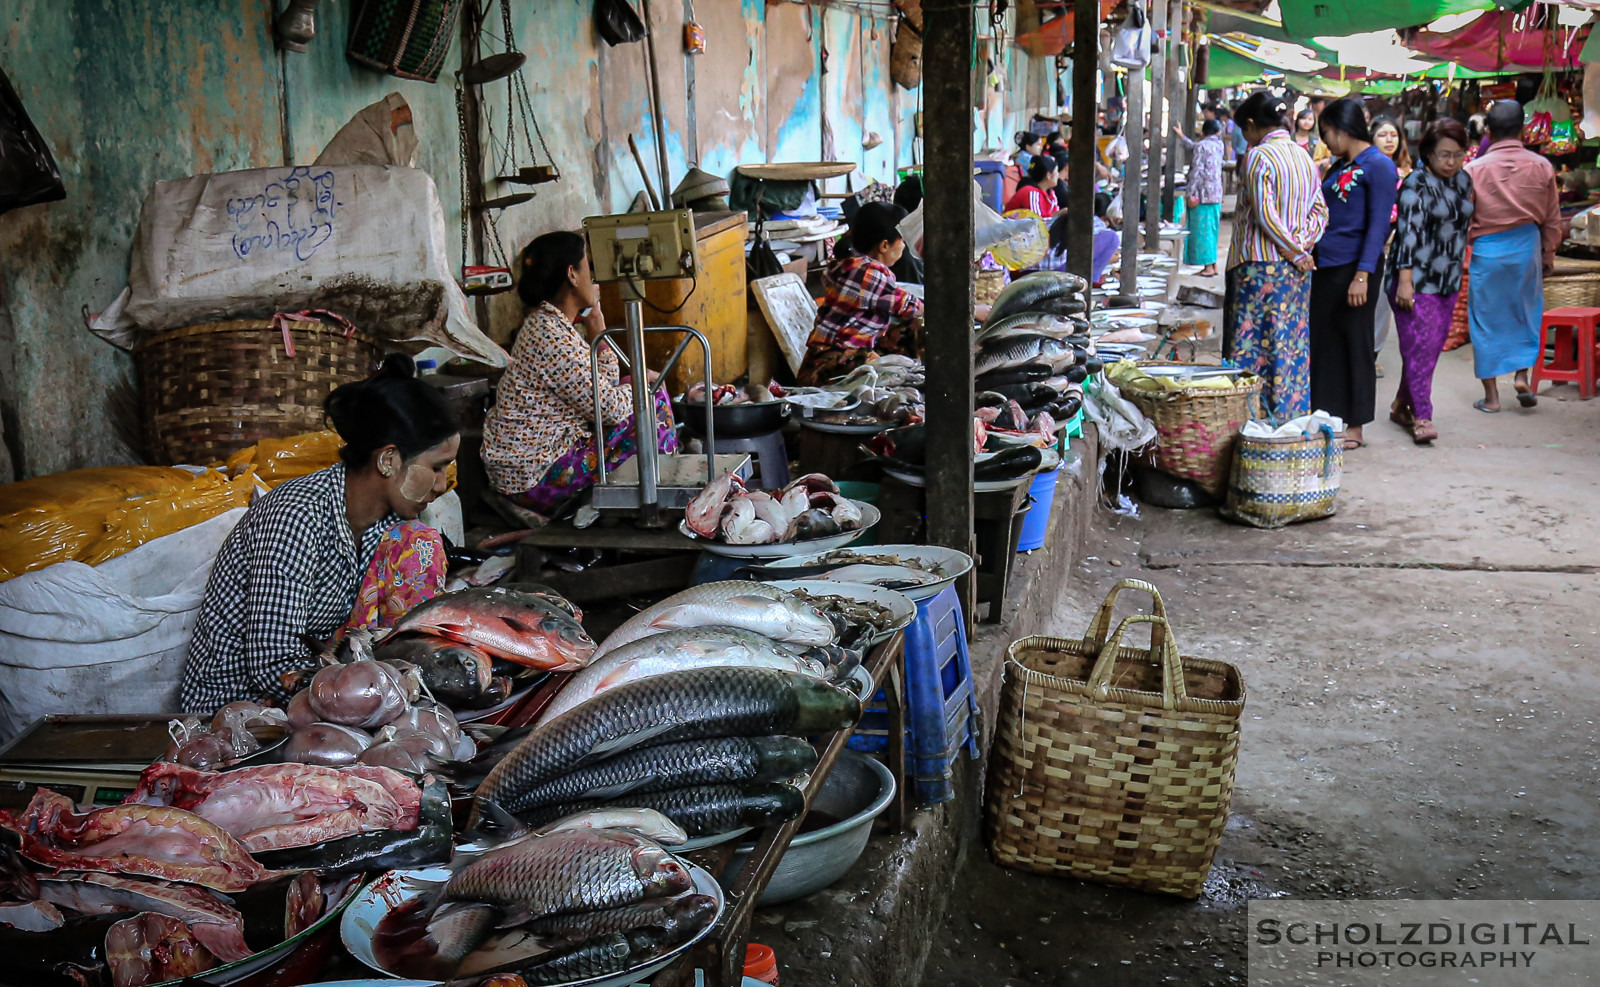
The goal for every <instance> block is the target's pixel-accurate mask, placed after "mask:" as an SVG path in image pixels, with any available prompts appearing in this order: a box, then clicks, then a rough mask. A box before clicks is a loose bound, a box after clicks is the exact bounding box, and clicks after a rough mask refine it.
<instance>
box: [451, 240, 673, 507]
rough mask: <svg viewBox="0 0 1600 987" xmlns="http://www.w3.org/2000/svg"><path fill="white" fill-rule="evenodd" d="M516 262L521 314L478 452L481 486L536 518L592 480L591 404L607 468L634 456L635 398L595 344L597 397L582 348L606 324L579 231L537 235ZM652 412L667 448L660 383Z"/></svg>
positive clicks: (669, 428)
mask: <svg viewBox="0 0 1600 987" xmlns="http://www.w3.org/2000/svg"><path fill="white" fill-rule="evenodd" d="M517 268H518V276H517V294H518V295H520V296H521V298H522V301H523V304H525V305H527V306H528V316H527V318H526V319H524V320H523V323H522V326H521V328H519V329H518V330H517V333H516V338H515V340H514V341H513V343H512V346H511V362H510V363H509V364H508V365H507V367H506V372H505V376H503V377H501V378H500V383H499V385H498V386H497V387H496V388H495V402H494V407H493V408H490V409H489V414H488V417H486V418H485V419H484V423H483V453H482V456H483V467H484V471H485V472H486V473H487V474H488V477H489V484H490V485H491V486H492V487H494V489H495V490H496V491H498V492H499V493H500V494H502V495H503V496H505V497H506V498H507V499H509V500H510V501H511V502H512V504H513V505H515V507H516V508H519V509H520V511H519V513H518V516H519V517H526V518H527V520H528V521H529V522H530V523H539V522H541V521H544V520H547V519H549V518H552V517H555V516H556V515H558V514H559V513H561V511H562V510H563V509H564V508H566V507H568V506H570V505H571V504H572V503H573V502H574V501H575V500H576V499H577V497H578V496H579V495H580V494H582V493H583V492H584V491H585V490H588V489H589V488H590V487H592V486H594V483H595V481H596V479H598V476H599V471H600V466H599V461H598V457H599V445H598V444H597V442H596V436H595V432H594V414H595V404H596V403H597V402H598V404H599V406H600V416H601V422H602V424H603V425H604V426H605V430H606V431H605V435H604V436H603V437H601V441H602V442H603V443H604V447H605V456H606V469H608V470H615V469H617V468H618V467H620V466H621V465H622V464H623V463H625V462H627V461H628V460H629V459H632V458H633V456H634V453H635V451H636V446H635V442H636V438H635V435H634V423H633V394H632V391H631V388H630V387H629V385H628V383H627V382H626V381H624V380H623V379H622V378H620V377H619V371H618V368H617V357H616V354H615V353H613V352H612V351H611V350H610V349H608V348H606V347H601V349H600V391H599V393H598V394H596V393H595V389H594V383H593V379H592V377H591V375H590V363H589V352H590V344H591V343H592V342H593V341H594V340H595V339H597V338H599V336H600V333H602V332H604V331H605V328H606V322H605V316H603V315H602V314H601V313H600V289H599V286H598V285H596V284H595V283H594V278H593V276H592V273H591V271H590V269H589V257H588V255H587V252H586V248H585V245H584V239H583V237H582V236H580V235H579V234H577V233H573V232H570V231H566V230H560V231H557V232H554V233H545V234H543V235H542V236H538V237H535V238H534V239H533V241H532V242H531V243H529V244H528V245H527V246H526V247H524V248H523V250H522V253H521V255H520V256H519V257H518V258H517ZM646 373H647V374H649V376H650V377H651V378H652V379H653V378H654V373H653V372H651V371H646ZM652 382H653V380H652ZM655 411H656V435H655V441H656V447H657V448H658V449H659V450H660V451H662V452H672V451H675V450H676V449H677V437H676V435H675V433H674V430H673V423H672V407H671V405H669V404H668V403H667V396H666V394H665V393H664V392H662V391H661V390H659V389H658V390H657V391H656V393H655ZM530 512H531V516H528V515H529V514H530Z"/></svg>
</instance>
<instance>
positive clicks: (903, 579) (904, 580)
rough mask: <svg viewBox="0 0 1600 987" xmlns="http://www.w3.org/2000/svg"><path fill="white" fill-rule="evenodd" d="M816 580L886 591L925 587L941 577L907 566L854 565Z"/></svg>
mask: <svg viewBox="0 0 1600 987" xmlns="http://www.w3.org/2000/svg"><path fill="white" fill-rule="evenodd" d="M817 578H818V579H828V580H832V581H833V582H836V583H866V584H868V585H869V586H882V587H884V588H886V589H906V588H909V587H913V586H927V585H929V584H931V583H936V582H938V581H939V580H940V579H941V578H942V577H940V576H936V575H934V574H933V573H931V572H925V571H923V570H921V569H913V568H912V567H910V566H907V565H863V564H855V565H843V566H839V567H837V568H834V569H829V570H828V571H826V572H822V573H818V575H817Z"/></svg>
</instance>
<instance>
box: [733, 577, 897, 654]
mask: <svg viewBox="0 0 1600 987" xmlns="http://www.w3.org/2000/svg"><path fill="white" fill-rule="evenodd" d="M763 582H765V583H767V585H769V586H776V587H778V588H779V589H787V590H794V591H796V592H799V593H803V594H805V595H806V596H807V597H811V598H813V602H815V598H816V597H826V596H832V597H840V598H843V599H845V600H850V601H853V602H855V603H859V604H866V605H867V608H868V609H869V610H874V611H877V610H883V611H887V613H886V614H883V615H882V616H881V617H878V618H876V619H874V620H873V622H872V625H871V630H870V631H869V632H868V634H867V635H866V638H865V640H863V641H861V642H860V646H861V647H863V648H869V647H872V646H873V645H875V644H877V643H879V642H880V641H884V640H887V639H888V638H889V636H890V635H892V634H893V633H894V632H895V631H898V630H900V629H901V628H902V627H905V626H907V625H908V624H910V623H911V622H912V621H913V620H915V619H916V617H917V605H916V603H914V602H912V600H911V598H910V597H909V596H907V595H905V594H904V593H899V592H896V591H895V590H892V589H884V588H883V587H882V586H869V585H868V584H866V583H840V582H835V581H833V580H831V579H767V580H763ZM823 609H824V610H829V611H830V612H844V611H835V610H833V608H831V607H827V606H824V607H823ZM857 613H864V611H860V610H857V611H855V612H853V613H852V612H845V616H846V617H847V618H850V617H853V616H855V615H856V614H857Z"/></svg>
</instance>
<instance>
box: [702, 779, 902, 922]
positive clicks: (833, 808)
mask: <svg viewBox="0 0 1600 987" xmlns="http://www.w3.org/2000/svg"><path fill="white" fill-rule="evenodd" d="M893 799H894V775H893V774H891V773H890V771H889V769H888V768H886V767H884V766H883V765H882V764H881V763H879V762H878V761H877V760H876V759H874V758H871V757H868V756H867V755H865V754H858V753H856V752H855V751H849V750H847V751H845V752H844V753H843V754H841V755H840V757H839V761H838V763H836V764H835V765H834V766H833V771H831V772H830V773H829V774H828V780H827V781H825V782H823V783H822V790H821V791H820V792H818V793H817V797H816V800H815V801H814V802H813V803H812V805H811V808H812V811H814V812H823V813H826V814H828V815H830V816H833V817H835V818H837V819H839V820H840V821H839V822H836V823H834V824H833V825H831V826H825V827H823V828H822V829H817V830H812V831H811V832H809V833H801V834H800V835H799V836H796V837H795V838H794V840H793V841H791V842H790V844H789V849H788V850H786V851H785V852H784V854H783V859H782V860H779V861H778V869H777V870H776V871H774V872H773V874H772V880H770V881H768V882H767V888H766V890H765V891H763V892H762V893H761V898H760V899H759V900H758V901H757V902H756V904H758V905H777V904H781V903H783V902H785V901H793V900H795V899H796V898H804V897H805V896H806V895H808V894H813V893H815V892H817V891H821V890H822V889H823V888H825V887H827V886H828V885H830V884H832V883H833V882H835V881H837V880H839V878H841V877H843V876H844V875H845V873H846V872H848V871H849V870H850V868H851V866H853V865H854V864H855V862H856V860H857V859H858V858H860V856H861V853H862V851H863V850H865V849H866V848H867V838H868V837H869V836H871V835H872V820H874V819H876V818H877V817H878V816H879V815H881V814H882V813H883V810H884V809H887V808H888V807H889V803H890V801H892V800H893ZM754 851H755V844H754V843H742V844H740V845H739V846H738V847H736V848H735V849H734V852H733V857H732V858H731V859H730V860H729V861H728V866H727V868H726V869H725V870H724V871H723V873H722V876H721V877H720V878H718V880H719V881H720V882H721V883H722V886H723V887H725V888H726V887H731V886H732V885H733V882H734V880H735V879H736V878H738V876H739V871H740V870H741V869H743V867H744V863H745V861H746V860H749V859H750V854H751V853H752V852H754Z"/></svg>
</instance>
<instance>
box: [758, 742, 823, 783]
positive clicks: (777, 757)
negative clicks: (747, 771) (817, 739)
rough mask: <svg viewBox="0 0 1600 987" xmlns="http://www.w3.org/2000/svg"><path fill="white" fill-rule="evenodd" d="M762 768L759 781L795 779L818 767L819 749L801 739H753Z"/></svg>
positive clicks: (760, 768)
mask: <svg viewBox="0 0 1600 987" xmlns="http://www.w3.org/2000/svg"><path fill="white" fill-rule="evenodd" d="M750 743H751V745H752V746H754V747H755V749H756V760H757V762H758V763H759V764H760V767H759V768H758V769H757V771H756V780H757V781H776V780H777V779H779V778H793V777H794V776H795V775H798V774H804V773H805V772H807V771H810V770H811V769H812V768H814V767H816V766H817V749H816V748H815V747H812V746H811V745H810V744H808V743H806V742H805V741H804V740H801V739H800V738H799V737H751V738H750Z"/></svg>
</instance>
